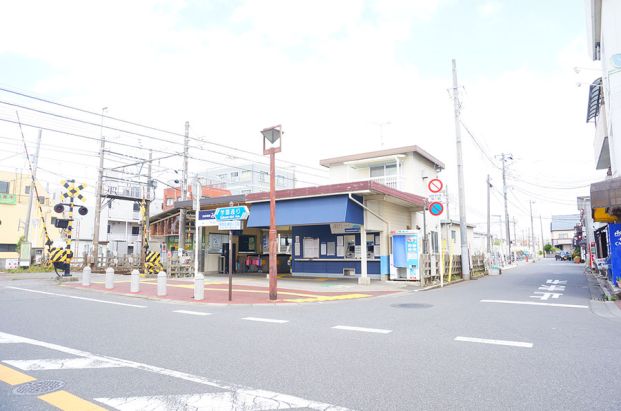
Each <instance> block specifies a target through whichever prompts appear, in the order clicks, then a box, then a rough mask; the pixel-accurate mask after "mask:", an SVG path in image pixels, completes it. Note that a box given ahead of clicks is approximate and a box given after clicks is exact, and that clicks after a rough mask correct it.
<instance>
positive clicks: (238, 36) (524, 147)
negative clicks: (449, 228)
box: [0, 0, 603, 237]
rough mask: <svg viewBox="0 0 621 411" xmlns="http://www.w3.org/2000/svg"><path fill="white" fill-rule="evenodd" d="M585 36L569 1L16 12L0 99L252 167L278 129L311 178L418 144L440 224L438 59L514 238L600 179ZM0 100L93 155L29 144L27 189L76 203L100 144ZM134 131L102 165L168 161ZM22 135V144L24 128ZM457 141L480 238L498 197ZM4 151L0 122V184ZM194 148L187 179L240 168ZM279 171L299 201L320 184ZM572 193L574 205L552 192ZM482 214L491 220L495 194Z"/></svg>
mask: <svg viewBox="0 0 621 411" xmlns="http://www.w3.org/2000/svg"><path fill="white" fill-rule="evenodd" d="M585 19H586V17H585V11H584V6H583V1H581V0H546V1H538V0H522V1H515V0H506V1H502V0H471V1H458V0H436V1H433V0H392V1H391V0H377V1H374V0H338V1H335V0H331V1H327V0H312V1H306V0H299V1H298V0H246V1H242V0H237V1H233V0H212V1H207V0H204V1H180V0H179V1H158V2H155V1H106V2H85V1H62V0H59V1H53V2H52V1H19V2H11V3H10V4H7V5H5V6H4V7H3V12H2V14H1V15H0V37H1V38H3V39H4V40H3V41H2V42H0V72H1V73H2V75H1V76H0V85H1V87H2V88H6V89H10V90H14V91H20V92H23V93H26V94H29V95H34V96H37V97H41V98H45V99H49V100H53V101H56V102H60V103H63V104H67V105H71V106H77V107H80V108H83V109H86V110H89V111H92V112H95V113H100V112H101V110H102V108H103V107H108V110H107V114H108V115H110V116H114V117H119V118H122V119H127V120H131V121H134V122H138V123H141V124H146V125H149V126H152V127H157V128H162V129H166V130H173V131H177V132H179V133H183V130H184V122H185V121H186V120H187V121H190V124H191V135H192V136H193V137H194V138H197V139H199V138H202V139H205V140H207V141H211V142H216V143H219V144H224V145H230V146H234V147H237V148H241V149H243V150H246V151H248V152H251V153H257V154H260V152H261V136H260V134H259V130H260V129H262V128H264V127H266V126H271V125H274V124H279V123H282V124H283V127H284V129H285V132H286V134H285V137H284V139H283V152H282V153H281V154H279V155H278V158H279V159H283V160H288V161H291V162H294V163H301V164H306V165H310V166H313V167H317V168H319V160H320V159H322V158H327V157H332V156H336V155H344V154H353V153H358V152H363V151H367V150H375V149H380V148H381V141H380V128H383V132H382V134H383V147H384V148H389V147H398V146H406V145H412V144H417V145H419V146H421V147H422V148H424V149H425V150H427V151H428V152H430V153H431V154H432V155H434V156H435V157H437V158H439V159H441V160H442V161H444V162H445V163H446V166H447V168H446V170H445V171H444V172H443V178H444V179H445V180H446V182H447V183H448V186H449V190H450V194H451V202H452V204H451V213H452V216H456V215H457V204H456V200H457V191H456V183H455V181H456V167H455V163H456V154H455V129H454V123H453V108H452V100H451V99H450V96H449V93H448V90H449V89H450V87H451V81H452V80H451V59H452V58H455V59H456V60H457V68H458V76H459V82H460V84H461V86H462V87H461V89H460V98H461V102H462V120H463V122H464V123H465V125H466V126H467V127H468V129H469V130H470V132H472V134H473V135H474V136H475V138H476V139H477V140H478V142H479V145H480V146H481V147H482V148H483V149H484V150H485V151H486V152H487V154H488V155H489V156H490V157H492V160H493V156H495V155H497V154H499V153H501V152H507V153H512V154H513V157H514V161H513V163H512V165H511V169H510V177H511V178H510V200H511V202H510V204H509V211H510V214H512V215H515V216H516V218H517V220H518V226H521V227H523V228H526V227H527V226H528V225H529V224H530V221H529V220H528V207H529V200H531V199H532V200H534V201H535V204H534V205H533V209H534V211H535V215H536V216H539V215H543V216H544V218H546V217H549V216H550V215H551V214H563V213H575V212H576V207H575V197H576V195H588V183H589V182H592V181H596V180H598V179H601V178H603V172H597V173H596V172H595V166H594V154H593V147H592V140H593V134H594V128H593V125H592V124H586V123H585V117H586V104H587V93H588V87H587V85H588V83H590V82H591V81H592V80H594V79H595V78H596V77H598V73H597V72H596V71H594V70H592V69H593V68H595V67H597V65H596V64H594V63H593V62H591V61H589V59H588V55H587V51H586V41H585V39H586V29H585ZM575 67H581V68H582V69H579V70H578V72H576V70H575V69H574V68H575ZM579 84H582V86H581V87H579V86H578V85H579ZM0 101H2V102H3V103H1V104H0V118H1V119H10V120H15V118H16V114H15V111H16V109H17V110H19V114H20V117H22V121H24V122H25V123H28V122H29V123H30V124H34V125H39V126H42V125H45V126H47V127H49V128H56V129H60V130H63V131H72V132H74V133H76V134H80V135H86V136H90V137H93V138H95V139H92V140H88V139H84V138H78V137H70V136H67V135H63V134H57V133H52V132H44V137H43V147H44V149H43V151H44V154H43V155H42V159H41V162H40V165H41V168H42V169H43V171H42V172H41V174H40V175H41V178H42V179H43V181H48V182H50V183H55V182H57V181H58V180H59V178H60V175H66V174H73V175H74V176H75V177H76V178H78V179H81V180H85V181H87V182H88V183H89V184H91V190H92V187H93V186H94V181H95V176H96V174H95V173H96V164H97V160H96V153H97V150H98V143H97V141H96V138H97V137H99V135H100V133H101V129H100V128H98V127H96V126H94V125H91V126H89V125H86V124H84V123H75V122H73V123H72V122H70V121H65V120H63V119H60V118H57V117H56V118H54V117H50V116H49V115H45V114H42V113H37V112H32V111H28V110H27V109H24V108H19V107H16V106H15V105H7V104H6V103H7V102H9V103H12V104H20V105H22V106H24V107H38V108H39V109H40V110H42V111H48V112H56V113H64V115H67V116H70V117H79V118H81V119H83V120H84V121H88V122H91V123H93V124H99V123H100V119H98V118H97V116H94V115H88V114H85V113H77V112H75V111H72V110H64V109H61V108H60V107H57V106H51V105H49V104H43V103H40V102H36V101H33V100H30V99H24V98H19V97H18V96H16V95H15V94H11V93H6V92H2V91H0ZM388 122H389V123H390V124H386V125H384V126H383V127H380V124H382V123H388ZM106 124H114V122H112V121H108V120H106ZM118 127H119V128H128V126H127V125H123V124H118ZM133 130H135V131H137V132H140V133H142V134H144V135H145V137H142V138H140V139H138V137H136V136H128V135H124V134H122V133H120V132H116V133H115V132H114V131H111V130H106V131H105V133H106V134H107V137H108V138H109V139H110V141H111V145H110V150H112V151H115V152H117V153H121V154H133V155H135V156H138V157H144V156H145V155H146V153H145V152H144V151H141V150H139V149H136V148H131V147H128V146H120V145H116V146H115V145H114V143H123V142H125V143H126V144H128V145H137V146H141V147H145V148H154V149H156V150H158V149H159V150H161V151H162V153H159V154H158V153H155V154H154V156H156V157H157V156H163V155H165V154H164V153H163V152H178V151H179V150H180V147H179V145H174V144H170V143H166V142H162V141H154V140H152V139H150V138H149V136H160V137H163V138H165V139H168V140H175V141H179V143H181V142H182V138H181V137H178V136H177V137H175V136H171V135H162V134H158V133H156V132H155V131H153V130H145V129H140V128H133ZM24 133H25V136H26V139H27V141H28V142H34V141H35V138H36V133H37V131H36V129H34V128H31V127H25V128H24ZM462 134H463V141H464V153H465V172H466V190H467V194H466V200H467V207H468V220H469V222H474V223H482V222H484V221H485V176H486V175H487V174H491V175H492V180H493V183H494V186H495V190H501V178H500V172H499V170H498V168H497V165H499V164H500V163H498V162H496V165H494V164H492V161H490V160H488V159H487V158H486V156H485V155H484V154H483V153H482V152H481V150H480V149H479V148H478V147H477V146H476V145H475V143H474V141H473V139H472V138H471V137H470V136H469V135H468V133H467V132H466V131H465V130H463V133H462ZM20 139H21V137H20V135H19V129H18V128H17V126H16V125H15V124H12V123H6V122H0V168H2V169H15V168H20V167H25V164H26V163H25V161H24V156H23V155H22V154H20V153H21V152H22V149H21V148H20V144H21V141H20ZM193 146H194V147H193V148H192V149H191V154H192V156H194V157H196V158H200V159H201V160H192V161H191V162H190V169H191V170H190V171H191V172H192V173H194V172H198V171H201V170H203V169H205V168H207V167H209V166H216V165H218V164H229V163H231V162H234V161H237V159H236V157H240V156H241V157H245V158H250V159H254V158H256V157H255V156H253V155H252V154H251V153H239V152H233V151H230V150H226V149H225V148H223V147H220V148H218V147H216V146H213V145H209V144H207V143H205V144H203V143H201V142H200V141H198V140H193ZM201 148H203V149H212V150H213V149H215V150H217V151H218V152H219V153H222V152H225V153H228V154H229V156H228V157H227V156H223V155H221V154H218V153H215V154H214V153H213V152H208V151H204V150H201ZM31 149H32V147H31ZM54 150H55V151H54ZM72 153H73V154H72ZM112 158H116V160H117V161H121V159H122V157H120V156H118V155H117V156H116V157H114V155H111V159H112ZM62 161H65V163H64V165H61V162H62ZM128 161H129V160H128ZM209 161H212V162H211V163H209ZM110 164H117V163H114V162H113V161H112V160H111V162H110ZM281 164H282V163H281ZM180 168H181V160H180V159H179V158H178V157H177V158H173V159H168V160H162V161H161V162H159V164H158V167H156V170H155V172H156V174H157V176H158V178H160V179H162V180H165V181H167V182H171V181H172V180H173V179H174V178H176V177H175V174H174V172H173V171H172V169H180ZM296 172H297V173H299V174H298V176H299V180H300V181H301V184H305V183H306V184H311V183H316V182H318V181H320V180H319V177H320V176H322V175H325V173H323V172H322V171H320V170H310V169H306V168H300V167H296ZM54 173H56V174H54ZM304 173H307V174H304ZM546 187H555V188H554V189H551V188H546ZM573 187H581V188H577V189H566V188H573ZM492 208H493V209H492V214H501V213H503V209H502V205H501V202H500V193H499V191H495V193H494V195H493V204H492ZM548 222H549V221H546V220H544V227H545V226H546V225H547V224H548ZM535 227H536V230H537V233H538V230H539V228H538V225H537V224H536V226H535ZM520 230H521V228H519V227H518V237H519V236H520V235H521V232H520Z"/></svg>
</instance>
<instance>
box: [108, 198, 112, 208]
mask: <svg viewBox="0 0 621 411" xmlns="http://www.w3.org/2000/svg"><path fill="white" fill-rule="evenodd" d="M108 208H112V200H110V201H108Z"/></svg>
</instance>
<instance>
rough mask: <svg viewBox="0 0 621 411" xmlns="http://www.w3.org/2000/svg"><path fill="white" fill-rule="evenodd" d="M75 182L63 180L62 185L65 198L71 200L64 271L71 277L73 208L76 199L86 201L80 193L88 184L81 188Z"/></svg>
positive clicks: (81, 185) (82, 185)
mask: <svg viewBox="0 0 621 411" xmlns="http://www.w3.org/2000/svg"><path fill="white" fill-rule="evenodd" d="M74 183H75V180H63V181H62V184H63V187H64V188H65V190H66V191H65V192H64V193H63V198H64V199H68V200H69V212H68V220H69V222H68V225H67V245H66V246H65V250H66V259H65V261H64V269H65V275H66V276H68V275H71V259H72V258H73V251H71V240H72V239H73V208H74V205H75V199H76V197H77V198H78V199H79V200H81V201H84V196H83V195H82V194H81V193H80V192H81V191H82V190H84V188H86V183H82V184H80V185H79V186H76V185H75V184H74Z"/></svg>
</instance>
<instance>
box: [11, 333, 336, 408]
mask: <svg viewBox="0 0 621 411" xmlns="http://www.w3.org/2000/svg"><path fill="white" fill-rule="evenodd" d="M4 344H27V345H29V346H34V347H38V348H39V349H41V348H44V349H48V350H53V351H55V352H56V353H58V352H60V353H63V354H65V355H66V358H49V357H47V358H39V359H14V358H11V359H9V358H6V359H2V358H0V360H1V361H2V363H3V364H5V366H3V367H6V366H10V367H12V368H13V369H17V370H22V371H26V372H37V373H39V375H40V374H41V373H42V372H46V373H47V372H49V374H50V378H54V379H59V378H60V379H62V372H63V371H65V370H74V371H75V370H97V369H115V368H122V369H132V370H137V371H138V372H146V373H150V374H157V375H159V376H164V377H168V378H174V379H178V380H183V381H186V382H189V383H192V384H188V386H191V387H192V389H195V392H190V393H184V394H178V393H170V394H168V393H166V392H165V391H166V388H167V387H166V386H165V385H158V386H156V387H154V388H153V391H155V392H153V394H152V395H146V396H140V395H138V396H110V397H103V396H98V395H95V398H92V399H88V398H86V399H82V400H80V401H83V403H88V402H89V401H93V403H92V409H103V407H108V408H109V409H115V410H121V411H138V410H140V411H149V410H153V411H155V410H195V411H198V410H244V411H255V410H256V411H258V410H277V409H279V410H282V409H312V410H325V411H346V410H348V408H344V407H340V406H337V405H333V404H328V403H323V402H319V401H312V400H307V399H304V398H300V397H296V396H292V395H287V394H282V393H278V392H273V391H267V390H259V389H254V388H250V387H245V386H241V385H236V384H229V383H225V382H222V381H218V380H212V379H209V378H206V377H203V376H199V375H193V374H188V373H185V372H181V371H176V370H171V369H167V368H163V367H158V366H155V365H150V364H145V363H139V362H135V361H131V360H125V359H120V358H114V357H109V356H104V355H96V354H93V353H90V352H87V351H82V350H77V349H74V348H70V347H65V346H62V345H58V344H54V343H49V342H45V341H39V340H35V339H31V338H27V337H21V336H18V335H13V334H8V333H3V332H0V355H2V354H1V353H2V350H1V346H2V345H4ZM20 351H22V350H20ZM9 371H10V370H9ZM15 373H18V372H17V371H15V372H14V373H13V374H15ZM22 375H24V374H22ZM0 377H1V376H0ZM25 377H28V376H27V375H26V376H25ZM22 378H23V377H22ZM89 378H94V377H93V376H92V374H89ZM26 379H27V378H26ZM33 379H34V378H33ZM1 380H2V378H0V381H1ZM12 381H14V380H12ZM4 382H7V381H4ZM9 384H10V382H9ZM201 386H202V387H204V389H203V390H200V389H199V390H196V387H199V388H200V387H201ZM70 388H71V387H65V389H66V390H67V392H65V391H63V395H58V396H57V397H59V398H58V399H56V403H55V404H54V405H55V406H56V407H58V408H60V409H66V410H71V409H75V408H72V407H71V405H70V404H69V403H67V404H66V406H64V405H63V398H70V399H71V401H73V402H75V401H78V400H77V398H78V397H76V396H75V395H73V394H75V393H69V392H68V391H71V390H70ZM77 394H80V393H77ZM47 395H48V396H49V395H50V394H47ZM86 396H88V395H86ZM82 397H85V395H82ZM38 398H39V399H41V400H43V401H47V399H48V398H46V397H45V396H40V397H38ZM67 401H68V400H67ZM48 402H49V401H48Z"/></svg>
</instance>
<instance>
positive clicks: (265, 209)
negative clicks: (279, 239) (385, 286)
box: [246, 181, 424, 278]
mask: <svg viewBox="0 0 621 411" xmlns="http://www.w3.org/2000/svg"><path fill="white" fill-rule="evenodd" d="M276 198H277V202H276V226H277V229H278V231H279V232H281V231H282V230H284V229H287V228H289V227H290V233H291V240H292V257H291V271H292V274H293V275H298V276H339V277H340V276H352V277H353V276H356V277H365V278H366V277H376V278H379V277H380V276H387V275H388V274H389V270H390V268H389V252H390V251H389V247H390V246H389V240H388V239H389V237H388V235H389V232H390V230H391V229H409V228H411V226H412V224H413V221H414V220H415V213H416V212H418V211H421V210H422V207H423V204H424V199H423V198H422V197H419V196H416V195H413V194H409V193H404V192H401V191H398V190H395V189H392V188H389V187H386V186H384V185H382V184H378V183H375V182H372V181H361V182H356V183H346V184H333V185H326V186H319V187H311V188H301V189H292V190H283V191H278V192H276ZM246 199H247V202H248V203H249V205H250V217H249V219H248V223H247V227H249V228H261V229H265V228H267V227H269V201H267V200H268V193H255V194H248V195H247V196H246Z"/></svg>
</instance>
